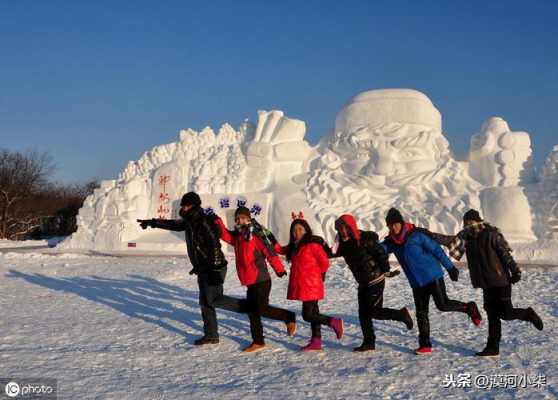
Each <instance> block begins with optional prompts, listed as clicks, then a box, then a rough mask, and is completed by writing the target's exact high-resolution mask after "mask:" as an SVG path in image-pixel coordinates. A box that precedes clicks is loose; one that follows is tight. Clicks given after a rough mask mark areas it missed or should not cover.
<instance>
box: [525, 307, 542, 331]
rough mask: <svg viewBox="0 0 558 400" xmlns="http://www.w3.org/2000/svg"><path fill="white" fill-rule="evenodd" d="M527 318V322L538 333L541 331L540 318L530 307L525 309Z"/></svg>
mask: <svg viewBox="0 0 558 400" xmlns="http://www.w3.org/2000/svg"><path fill="white" fill-rule="evenodd" d="M527 318H528V321H529V322H531V323H532V324H533V325H534V326H535V328H537V329H538V330H539V331H542V330H543V322H542V319H541V317H539V315H538V314H537V313H536V312H535V310H533V309H532V308H531V307H529V308H528V309H527Z"/></svg>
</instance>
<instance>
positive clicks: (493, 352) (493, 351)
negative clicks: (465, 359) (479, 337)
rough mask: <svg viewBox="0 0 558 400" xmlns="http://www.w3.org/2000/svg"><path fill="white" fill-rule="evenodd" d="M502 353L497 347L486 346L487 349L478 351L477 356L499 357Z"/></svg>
mask: <svg viewBox="0 0 558 400" xmlns="http://www.w3.org/2000/svg"><path fill="white" fill-rule="evenodd" d="M499 355H500V352H499V351H498V350H496V349H490V348H488V346H487V347H485V349H484V350H483V351H478V352H476V353H475V356H477V357H485V358H491V357H498V356H499Z"/></svg>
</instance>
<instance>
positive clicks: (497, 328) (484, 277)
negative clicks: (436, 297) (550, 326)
mask: <svg viewBox="0 0 558 400" xmlns="http://www.w3.org/2000/svg"><path fill="white" fill-rule="evenodd" d="M463 225H464V229H463V230H462V231H461V232H459V233H458V234H457V236H456V237H455V238H454V241H453V242H452V243H451V245H450V246H449V248H450V256H452V257H453V258H455V259H457V260H459V259H460V258H461V257H462V256H463V253H465V254H467V266H468V268H469V274H470V276H471V283H472V285H473V287H474V288H481V289H482V291H483V298H484V309H485V310H486V314H487V316H488V341H487V344H486V347H485V349H484V350H483V351H480V352H478V353H476V355H477V356H480V357H495V356H498V355H499V353H500V339H501V336H502V328H501V321H500V320H502V319H503V320H507V321H509V320H515V319H518V320H522V321H528V322H531V323H532V324H533V325H534V326H535V327H536V328H537V329H539V330H542V329H543V322H542V320H541V318H540V317H539V316H538V315H537V313H536V312H535V310H533V309H532V308H531V307H529V308H515V307H514V306H513V304H512V301H511V292H512V288H511V285H512V284H516V283H517V282H519V280H520V279H521V270H520V269H519V267H518V265H517V263H516V262H515V260H514V259H513V257H512V255H511V251H512V250H511V249H510V246H509V245H508V242H507V241H506V239H505V238H504V235H502V233H501V232H500V231H499V230H498V229H497V228H496V227H494V226H491V225H489V224H487V223H486V222H484V221H483V220H482V218H481V217H480V214H479V212H478V211H476V210H469V211H467V212H466V213H465V215H464V216H463Z"/></svg>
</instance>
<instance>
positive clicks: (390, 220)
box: [386, 208, 405, 225]
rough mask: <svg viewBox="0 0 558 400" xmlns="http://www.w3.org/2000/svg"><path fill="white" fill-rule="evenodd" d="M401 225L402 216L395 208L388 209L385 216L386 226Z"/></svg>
mask: <svg viewBox="0 0 558 400" xmlns="http://www.w3.org/2000/svg"><path fill="white" fill-rule="evenodd" d="M398 222H399V223H400V224H403V223H404V222H405V221H403V216H402V215H401V213H400V212H399V210H398V209H397V208H390V209H389V211H388V213H387V215H386V225H393V224H395V223H398Z"/></svg>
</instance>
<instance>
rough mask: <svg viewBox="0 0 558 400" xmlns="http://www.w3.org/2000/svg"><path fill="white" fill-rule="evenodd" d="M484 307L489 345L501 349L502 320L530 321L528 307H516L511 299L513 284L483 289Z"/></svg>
mask: <svg viewBox="0 0 558 400" xmlns="http://www.w3.org/2000/svg"><path fill="white" fill-rule="evenodd" d="M482 294H483V298H484V309H485V310H486V315H487V317H488V344H487V347H491V348H494V349H496V350H499V347H500V339H501V338H502V323H501V321H500V320H502V319H503V320H506V321H510V320H514V319H518V320H521V321H528V320H529V318H528V316H529V312H528V311H527V309H526V308H514V307H513V304H512V301H511V285H508V286H504V287H496V288H489V289H483V290H482Z"/></svg>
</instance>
